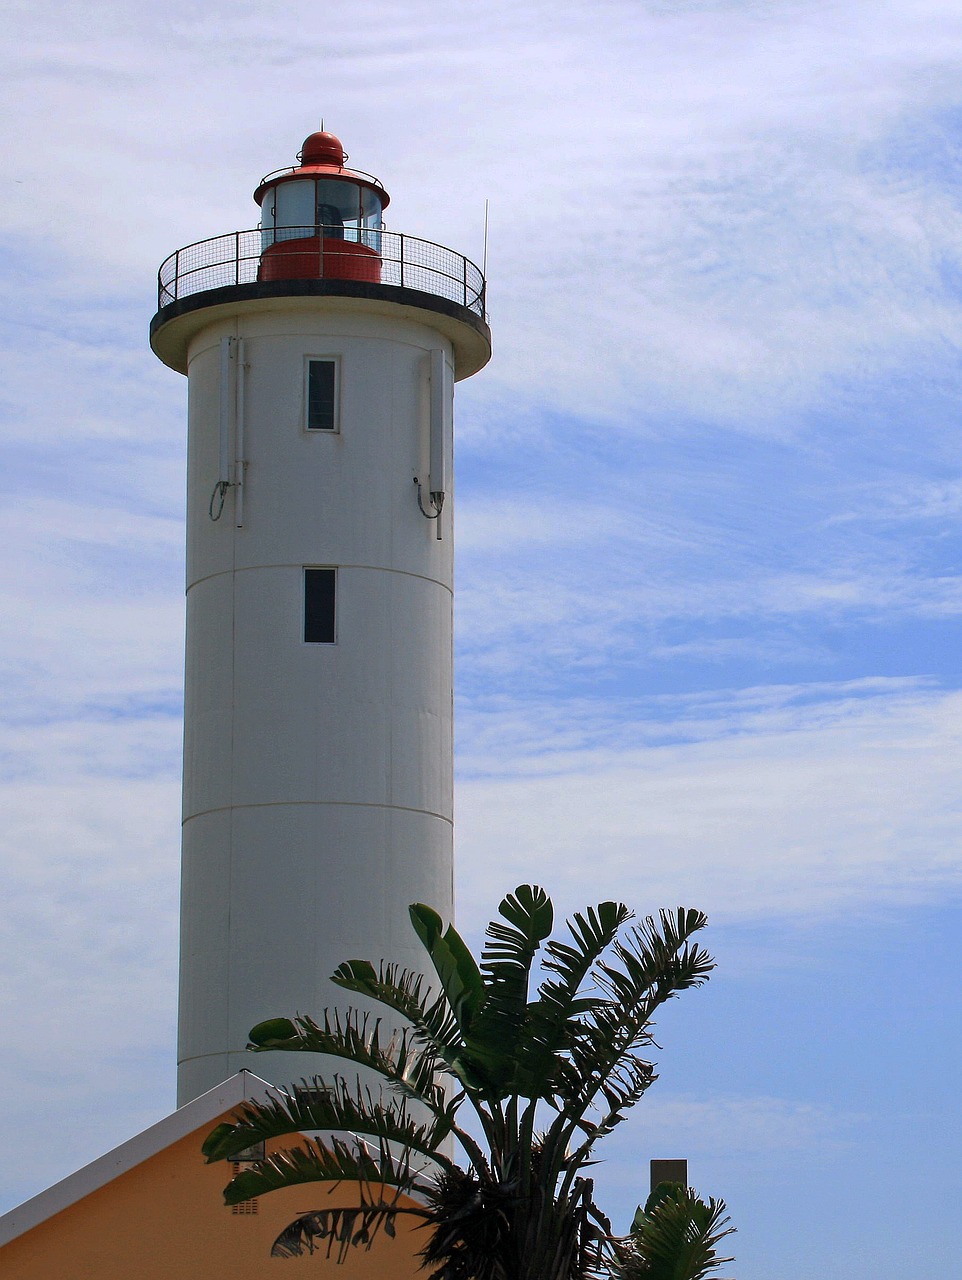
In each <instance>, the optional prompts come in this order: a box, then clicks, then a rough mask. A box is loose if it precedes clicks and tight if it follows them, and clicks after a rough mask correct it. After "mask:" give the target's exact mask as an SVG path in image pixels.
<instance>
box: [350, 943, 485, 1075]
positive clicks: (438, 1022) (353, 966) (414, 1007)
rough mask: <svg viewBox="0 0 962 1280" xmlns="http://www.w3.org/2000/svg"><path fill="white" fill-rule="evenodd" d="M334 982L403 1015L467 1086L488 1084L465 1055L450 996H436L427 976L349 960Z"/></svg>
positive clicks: (362, 961)
mask: <svg viewBox="0 0 962 1280" xmlns="http://www.w3.org/2000/svg"><path fill="white" fill-rule="evenodd" d="M331 981H332V982H334V983H336V984H337V985H338V986H339V987H343V988H344V989H345V990H346V991H353V992H355V993H356V994H357V995H362V996H367V998H368V999H369V1000H376V1001H377V1002H378V1003H379V1004H383V1005H385V1006H386V1007H387V1008H389V1009H393V1010H394V1011H395V1012H396V1013H399V1014H401V1016H402V1017H403V1018H405V1019H406V1020H407V1021H408V1022H410V1023H411V1026H412V1030H413V1035H414V1038H415V1040H417V1041H418V1043H419V1044H421V1045H423V1046H424V1047H425V1048H427V1049H428V1050H429V1051H430V1052H432V1053H433V1054H434V1055H435V1057H436V1058H438V1059H439V1060H440V1061H441V1062H442V1063H444V1065H445V1066H446V1067H447V1069H448V1071H449V1072H450V1074H452V1075H454V1076H455V1077H456V1078H457V1079H459V1080H461V1081H462V1083H463V1084H465V1085H466V1086H468V1087H479V1086H482V1087H483V1085H484V1084H485V1083H486V1081H485V1078H484V1075H483V1073H482V1074H480V1075H479V1072H478V1069H477V1067H476V1064H475V1062H474V1060H473V1059H472V1058H471V1056H470V1055H469V1054H467V1053H466V1052H465V1043H464V1037H463V1036H462V1034H461V1028H460V1026H459V1024H458V1020H457V1018H456V1017H455V1016H454V1013H453V1012H452V1010H451V1007H450V1005H449V1004H448V1002H447V999H446V997H445V996H444V995H443V994H442V995H439V996H435V995H434V994H433V993H432V992H431V990H430V987H429V986H428V983H427V980H426V979H425V977H424V975H423V974H414V973H410V972H408V971H407V970H404V969H401V968H400V967H399V966H398V965H392V964H381V965H379V966H378V968H377V969H375V967H374V965H372V964H371V963H370V962H369V961H367V960H348V961H346V962H345V963H344V964H341V965H338V967H337V969H335V970H334V973H333V974H332V975H331Z"/></svg>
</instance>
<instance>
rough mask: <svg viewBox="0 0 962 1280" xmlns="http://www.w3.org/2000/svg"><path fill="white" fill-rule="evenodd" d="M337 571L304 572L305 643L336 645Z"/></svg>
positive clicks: (310, 570)
mask: <svg viewBox="0 0 962 1280" xmlns="http://www.w3.org/2000/svg"><path fill="white" fill-rule="evenodd" d="M336 587H337V570H336V569H305V570H304V643H305V644H333V643H334V639H335V636H334V600H335V595H336Z"/></svg>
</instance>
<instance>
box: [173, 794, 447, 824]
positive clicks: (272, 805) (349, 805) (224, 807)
mask: <svg viewBox="0 0 962 1280" xmlns="http://www.w3.org/2000/svg"><path fill="white" fill-rule="evenodd" d="M293 805H300V806H305V805H310V806H314V807H318V806H320V805H338V806H340V807H341V808H342V809H396V810H399V811H400V812H401V813H423V814H424V815H425V817H428V818H438V819H440V821H441V822H446V823H448V825H449V826H453V825H454V819H453V818H449V817H447V816H446V815H445V814H443V813H437V812H436V811H435V810H434V809H417V808H415V807H414V806H413V805H409V804H381V803H379V802H377V801H374V800H261V801H259V802H257V803H256V804H219V805H214V806H213V808H211V809H199V810H198V811H197V813H192V814H190V816H189V817H187V818H184V819H183V821H182V822H181V826H182V827H186V825H187V823H188V822H193V821H194V819H195V818H206V817H207V816H208V814H211V813H233V812H234V810H235V809H281V808H285V807H288V806H293Z"/></svg>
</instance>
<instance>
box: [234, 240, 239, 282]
mask: <svg viewBox="0 0 962 1280" xmlns="http://www.w3.org/2000/svg"><path fill="white" fill-rule="evenodd" d="M234 284H240V232H239V231H235V232H234Z"/></svg>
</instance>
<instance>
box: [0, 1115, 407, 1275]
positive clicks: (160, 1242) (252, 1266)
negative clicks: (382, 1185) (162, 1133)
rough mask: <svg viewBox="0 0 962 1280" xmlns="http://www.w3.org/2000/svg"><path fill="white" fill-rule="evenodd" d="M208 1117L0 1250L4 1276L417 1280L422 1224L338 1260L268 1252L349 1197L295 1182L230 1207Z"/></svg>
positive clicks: (224, 1168)
mask: <svg viewBox="0 0 962 1280" xmlns="http://www.w3.org/2000/svg"><path fill="white" fill-rule="evenodd" d="M213 1127H214V1126H213V1124H209V1125H205V1126H204V1127H203V1129H200V1130H198V1131H197V1132H196V1133H193V1134H190V1135H189V1136H188V1137H186V1138H183V1139H181V1140H180V1141H179V1142H176V1143H173V1144H172V1145H171V1146H170V1147H168V1148H166V1150H164V1151H161V1152H159V1153H158V1154H157V1155H155V1156H152V1157H151V1158H150V1159H149V1160H145V1161H144V1162H143V1163H142V1164H140V1165H138V1166H137V1167H136V1168H134V1169H131V1170H129V1171H128V1172H127V1173H124V1174H121V1175H120V1176H119V1177H118V1178H115V1179H114V1180H113V1182H111V1183H109V1184H108V1185H107V1186H105V1187H101V1188H100V1190H98V1191H94V1192H92V1193H91V1194H90V1195H88V1196H87V1197H86V1198H85V1199H83V1200H80V1201H78V1202H77V1203H76V1204H74V1205H71V1206H70V1207H69V1208H67V1209H64V1210H63V1211H62V1212H61V1213H58V1214H55V1215H54V1216H53V1217H52V1218H49V1219H48V1220H47V1221H46V1222H42V1223H40V1225H39V1226H36V1227H34V1228H33V1229H32V1230H31V1231H28V1232H26V1233H25V1234H24V1235H22V1236H20V1237H18V1238H17V1239H16V1240H11V1241H10V1243H9V1244H7V1245H5V1246H4V1247H3V1248H0V1276H2V1277H3V1280H263V1278H264V1277H268V1278H269V1280H284V1277H285V1276H288V1277H290V1278H291V1280H296V1278H297V1277H298V1276H305V1277H306V1276H307V1275H308V1274H310V1275H311V1276H315V1277H317V1278H318V1280H321V1277H329V1278H330V1280H375V1278H377V1280H413V1278H414V1277H415V1276H419V1280H424V1276H425V1274H426V1273H425V1272H423V1271H420V1272H419V1268H418V1263H417V1260H416V1257H415V1255H416V1252H417V1250H418V1248H419V1247H421V1244H422V1243H423V1239H424V1236H423V1232H420V1231H418V1232H415V1233H414V1234H413V1235H412V1234H411V1232H410V1230H409V1228H408V1227H407V1225H406V1224H405V1223H404V1222H403V1220H400V1219H399V1220H398V1234H397V1238H396V1239H394V1240H390V1239H388V1238H387V1237H385V1236H384V1235H383V1234H381V1235H379V1236H378V1238H377V1240H376V1241H375V1244H374V1247H373V1248H372V1249H371V1251H370V1252H366V1251H364V1250H362V1249H355V1250H352V1252H351V1255H350V1257H349V1258H348V1260H347V1262H345V1263H344V1264H343V1265H341V1266H338V1265H337V1263H336V1262H335V1261H334V1260H333V1259H332V1260H330V1261H327V1260H326V1259H325V1258H324V1257H323V1256H321V1255H318V1254H315V1255H314V1256H313V1257H305V1258H272V1257H271V1256H270V1247H271V1243H272V1241H273V1240H274V1238H275V1236H276V1235H277V1234H278V1232H279V1231H280V1230H281V1229H282V1228H283V1227H285V1226H286V1225H287V1223H288V1222H290V1221H291V1219H292V1218H295V1217H296V1216H297V1215H298V1214H299V1213H305V1212H307V1211H309V1210H311V1209H319V1208H323V1207H325V1206H326V1205H334V1204H338V1203H344V1204H346V1203H349V1197H348V1195H347V1189H346V1188H345V1189H343V1190H341V1191H339V1192H335V1193H334V1194H333V1195H329V1193H328V1191H327V1190H326V1188H325V1187H323V1186H319V1185H318V1186H304V1187H292V1188H288V1189H285V1190H283V1191H276V1192H273V1193H272V1194H271V1195H269V1196H264V1197H261V1198H260V1199H259V1200H258V1201H257V1212H256V1213H255V1214H251V1213H245V1214H236V1213H232V1212H231V1210H230V1209H229V1208H227V1207H226V1206H225V1205H224V1202H223V1197H222V1194H221V1193H222V1191H223V1188H224V1185H225V1184H226V1182H227V1181H228V1179H229V1177H230V1166H229V1165H226V1164H215V1165H207V1164H205V1163H204V1159H203V1157H202V1156H201V1154H200V1144H201V1141H202V1140H203V1138H204V1136H205V1135H206V1134H207V1133H208V1132H209V1131H210V1130H211V1129H212V1128H213Z"/></svg>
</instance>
